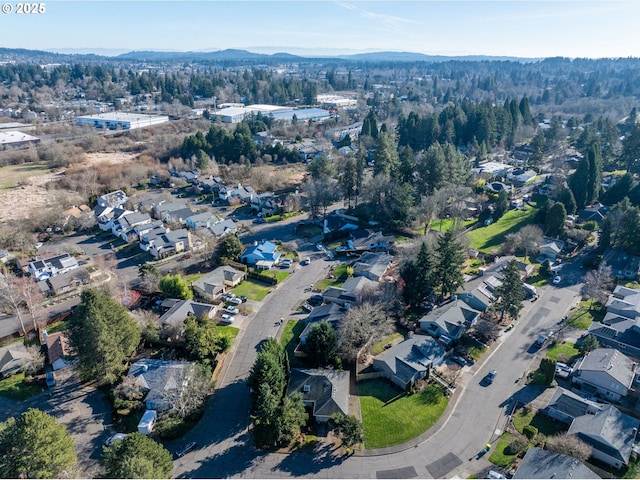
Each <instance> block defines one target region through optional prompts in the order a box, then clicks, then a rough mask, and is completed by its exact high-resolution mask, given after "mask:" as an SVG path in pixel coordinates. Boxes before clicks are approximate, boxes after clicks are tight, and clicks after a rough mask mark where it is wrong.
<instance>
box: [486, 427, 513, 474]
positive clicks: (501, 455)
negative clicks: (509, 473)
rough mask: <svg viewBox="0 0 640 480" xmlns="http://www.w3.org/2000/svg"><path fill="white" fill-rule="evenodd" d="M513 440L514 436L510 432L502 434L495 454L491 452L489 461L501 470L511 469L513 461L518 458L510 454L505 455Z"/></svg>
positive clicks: (494, 450)
mask: <svg viewBox="0 0 640 480" xmlns="http://www.w3.org/2000/svg"><path fill="white" fill-rule="evenodd" d="M511 440H513V435H511V434H510V433H509V432H505V433H503V434H502V436H501V437H500V439H499V440H498V443H497V444H496V446H495V448H494V449H493V452H491V455H490V456H489V461H490V462H491V463H493V464H494V465H497V466H498V467H501V468H505V469H507V468H509V466H510V465H511V464H512V463H513V461H514V460H515V459H516V458H517V457H518V455H517V454H514V455H509V454H508V453H505V449H506V448H507V447H508V446H509V444H510V443H511Z"/></svg>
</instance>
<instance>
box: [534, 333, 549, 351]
mask: <svg viewBox="0 0 640 480" xmlns="http://www.w3.org/2000/svg"><path fill="white" fill-rule="evenodd" d="M548 340H549V335H544V334H542V335H540V336H539V337H538V338H537V339H536V341H535V342H533V346H534V347H535V348H542V347H543V346H544V344H545V343H547V341H548Z"/></svg>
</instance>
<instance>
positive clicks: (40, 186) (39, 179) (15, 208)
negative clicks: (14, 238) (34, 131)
mask: <svg viewBox="0 0 640 480" xmlns="http://www.w3.org/2000/svg"><path fill="white" fill-rule="evenodd" d="M86 156H87V161H86V162H85V163H84V164H85V165H98V164H101V163H106V164H111V165H117V164H121V163H125V162H129V161H131V160H133V159H134V158H135V157H136V155H133V154H129V153H121V152H113V153H107V152H100V153H88V154H87V155H86ZM31 173H33V175H31ZM63 175H64V169H62V170H59V171H56V172H49V171H47V170H46V169H44V168H43V165H41V164H25V165H16V166H9V167H3V168H0V177H1V178H2V185H3V187H4V189H2V190H1V191H2V193H0V205H2V208H0V222H4V221H7V220H17V219H20V218H25V217H26V216H27V215H29V212H32V211H34V210H39V209H45V208H48V207H50V206H53V205H56V204H57V203H58V199H59V196H60V192H59V191H57V190H56V188H55V183H56V182H57V181H58V180H59V179H60V178H62V176H63ZM85 201H86V200H85Z"/></svg>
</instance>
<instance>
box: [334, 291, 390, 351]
mask: <svg viewBox="0 0 640 480" xmlns="http://www.w3.org/2000/svg"><path fill="white" fill-rule="evenodd" d="M392 326H393V320H392V319H391V318H390V317H389V316H388V315H386V314H385V313H384V312H383V311H382V310H381V309H380V306H379V305H378V304H371V303H363V304H362V305H359V306H357V307H352V308H351V309H350V310H349V311H348V312H347V314H346V315H345V316H344V319H343V320H342V323H341V324H340V327H339V328H338V338H339V339H340V346H339V347H338V353H339V355H340V357H341V358H342V359H343V360H345V361H347V362H352V361H354V360H355V359H356V355H357V353H358V350H360V349H361V348H362V347H363V346H364V345H365V344H366V343H367V342H368V341H371V342H375V341H376V339H379V338H382V337H383V336H384V335H385V334H387V333H389V332H390V331H391V329H392Z"/></svg>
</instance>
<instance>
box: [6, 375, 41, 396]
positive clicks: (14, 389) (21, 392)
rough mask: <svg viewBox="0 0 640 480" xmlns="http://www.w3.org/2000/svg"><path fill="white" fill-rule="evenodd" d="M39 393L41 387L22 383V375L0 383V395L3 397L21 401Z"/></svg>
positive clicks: (35, 384)
mask: <svg viewBox="0 0 640 480" xmlns="http://www.w3.org/2000/svg"><path fill="white" fill-rule="evenodd" d="M40 392H42V386H40V385H38V384H37V383H32V384H26V383H24V373H20V374H18V375H14V376H13V377H9V378H6V379H4V380H2V381H0V395H2V396H3V397H8V398H12V399H14V400H18V401H22V400H26V399H27V398H29V397H32V396H33V395H37V394H38V393H40Z"/></svg>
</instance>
